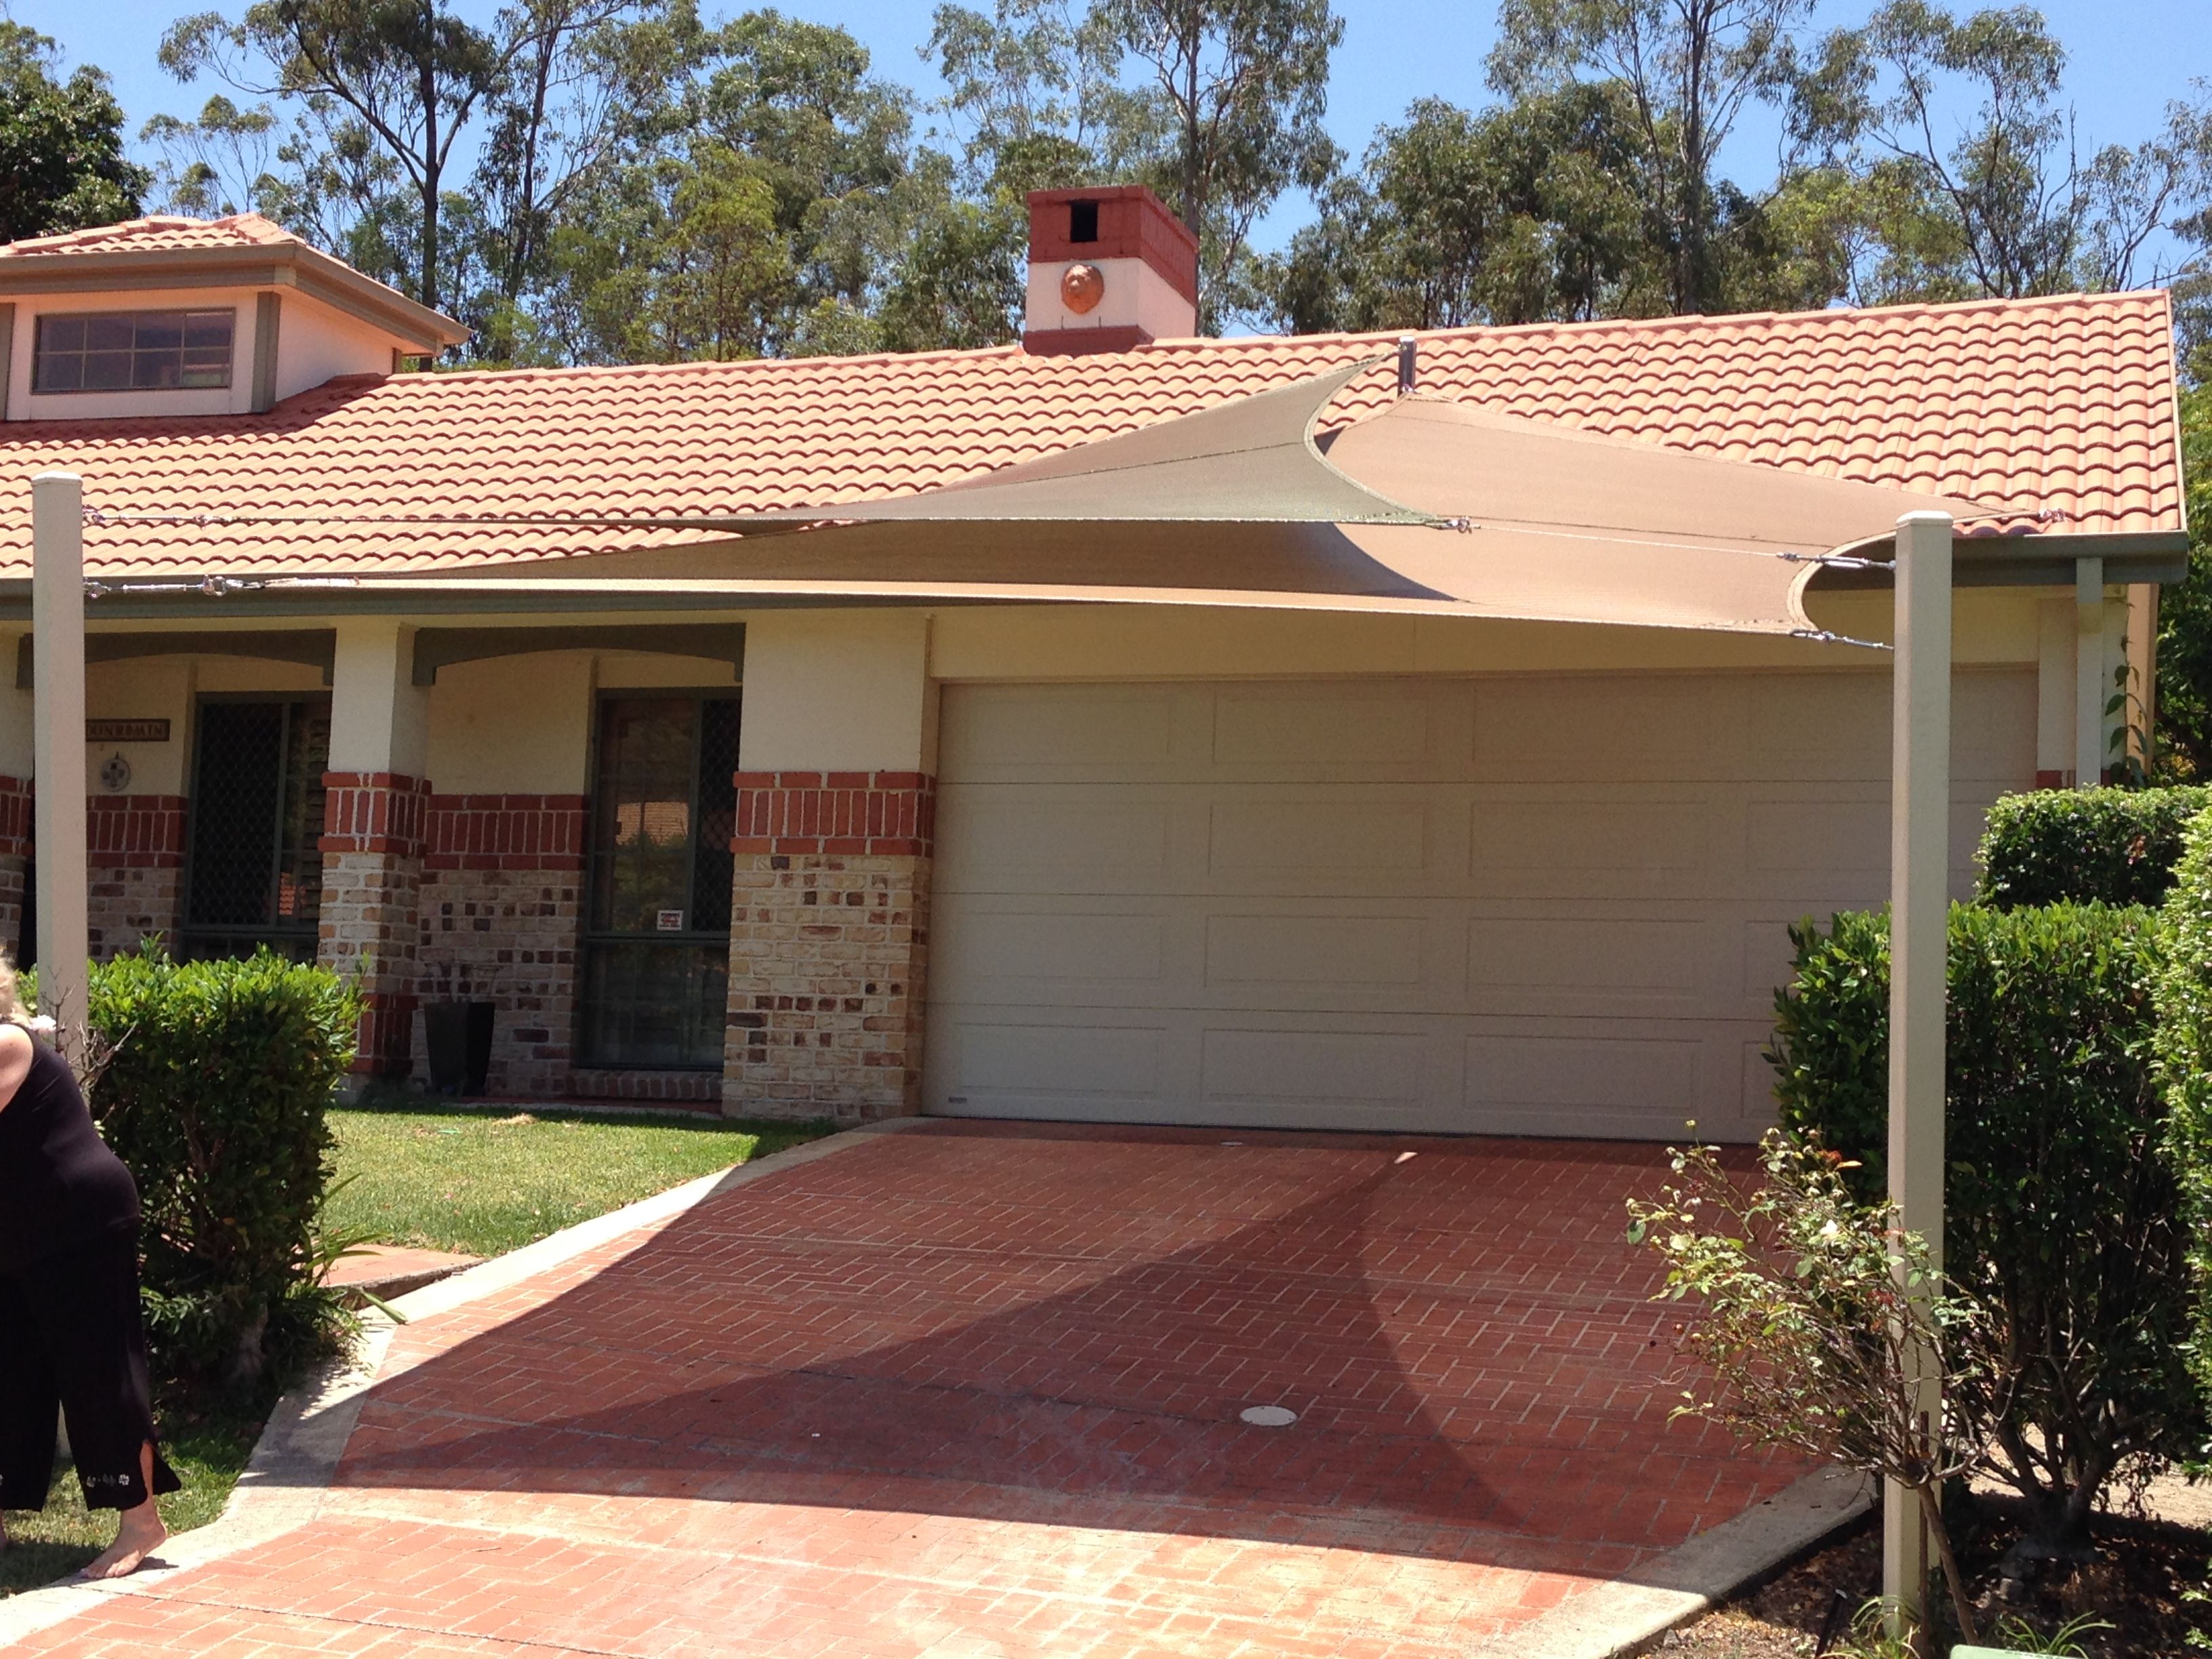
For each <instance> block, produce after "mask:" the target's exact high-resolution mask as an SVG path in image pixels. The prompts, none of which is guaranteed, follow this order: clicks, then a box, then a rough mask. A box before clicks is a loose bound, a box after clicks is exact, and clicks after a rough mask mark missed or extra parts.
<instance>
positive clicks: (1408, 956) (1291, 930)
mask: <svg viewBox="0 0 2212 1659" xmlns="http://www.w3.org/2000/svg"><path fill="white" fill-rule="evenodd" d="M1435 931H1436V930H1435V928H1434V927H1432V926H1431V923H1430V922H1429V921H1427V920H1426V919H1425V918H1423V917H1420V916H1371V915H1209V916H1208V917H1207V918H1206V985H1207V986H1208V987H1212V988H1223V987H1235V988H1239V989H1244V990H1275V991H1282V990H1290V989H1292V988H1293V987H1296V988H1298V989H1302V990H1308V991H1310V989H1311V987H1316V986H1321V987H1341V988H1342V989H1344V990H1346V991H1350V992H1353V993H1358V992H1360V991H1380V992H1383V993H1386V994H1404V993H1407V992H1413V991H1418V990H1419V988H1420V987H1421V985H1422V983H1423V981H1424V980H1425V979H1426V978H1427V977H1428V974H1427V973H1426V971H1425V963H1427V962H1428V960H1429V959H1430V957H1431V951H1432V945H1431V935H1432V934H1433V933H1434V932H1435Z"/></svg>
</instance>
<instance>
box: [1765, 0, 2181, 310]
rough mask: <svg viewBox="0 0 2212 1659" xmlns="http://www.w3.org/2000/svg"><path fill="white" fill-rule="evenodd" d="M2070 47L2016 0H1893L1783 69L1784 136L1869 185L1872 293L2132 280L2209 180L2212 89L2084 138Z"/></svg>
mask: <svg viewBox="0 0 2212 1659" xmlns="http://www.w3.org/2000/svg"><path fill="white" fill-rule="evenodd" d="M2065 68H2066V52H2065V48H2064V47H2063V46H2061V45H2060V43H2059V41H2058V40H2057V37H2056V36H2055V35H2053V34H2052V33H2051V29H2050V27H2049V25H2048V23H2047V22H2046V21H2045V19H2044V17H2043V15H2042V14H2041V13H2039V12H2038V11H2035V10H2033V9H2030V8H2027V7H2008V8H2002V9H1995V8H1993V9H1987V10H1983V11H1978V12H1974V13H1972V14H1970V15H1966V16H1964V17H1959V16H1954V15H1952V14H1951V13H1949V12H1947V11H1945V10H1943V9H1942V8H1941V7H1939V6H1936V5H1933V4H1930V3H1928V0H1890V3H1887V4H1886V5H1884V6H1882V7H1881V9H1879V10H1877V11H1876V12H1875V14H1874V15H1873V16H1872V17H1870V18H1869V20H1868V21H1866V22H1865V23H1864V24H1863V25H1862V26H1860V27H1854V28H1842V29H1836V30H1833V31H1831V32H1830V33H1827V34H1826V35H1825V36H1823V37H1822V38H1821V39H1820V40H1819V41H1818V42H1817V43H1815V44H1814V46H1812V48H1811V49H1810V50H1809V51H1808V52H1806V53H1805V55H1804V57H1803V58H1802V62H1797V63H1795V64H1793V65H1792V71H1791V74H1790V108H1789V131H1790V137H1791V138H1792V140H1793V142H1794V143H1795V145H1796V149H1797V152H1798V154H1799V155H1800V156H1801V157H1802V158H1807V159H1808V161H1809V163H1810V164H1811V165H1815V166H1823V167H1829V168H1831V169H1836V170H1840V171H1842V172H1844V173H1848V174H1850V175H1851V176H1853V177H1856V178H1857V179H1863V180H1865V181H1867V186H1868V188H1869V191H1870V195H1869V205H1870V209H1871V211H1870V212H1869V215H1868V216H1867V218H1866V222H1867V223H1868V224H1869V228H1871V229H1872V230H1873V231H1874V233H1875V234H1873V235H1872V236H1871V237H1870V239H1869V243H1868V248H1867V252H1868V253H1869V257H1870V258H1871V259H1872V260H1873V261H1874V262H1875V264H1876V265H1877V266H1878V267H1879V270H1877V271H1876V273H1875V276H1874V279H1873V280H1872V282H1871V283H1869V286H1870V288H1871V289H1872V290H1873V292H1874V294H1875V296H1876V297H1887V298H1917V297H1923V296H1924V297H1957V296H1966V295H2002V296H2004V297H2008V298H2012V297H2018V296H2021V295H2036V294H2054V293H2060V292H2064V291H2068V290H2070V289H2118V288H2127V287H2130V286H2132V285H2133V284H2134V283H2136V282H2137V281H2138V280H2141V279H2142V277H2144V276H2164V275H2165V274H2166V272H2164V271H2163V270H2156V269H2150V270H2147V269H2146V255H2147V253H2153V254H2154V252H2155V250H2157V249H2158V247H2159V246H2160V233H2161V232H2168V231H2176V230H2182V231H2185V230H2186V229H2187V228H2188V226H2189V224H2190V222H2191V215H2192V214H2198V213H2201V211H2202V210H2203V208H2204V206H2205V204H2206V199H2207V194H2208V187H2212V89H2208V88H2207V87H2206V85H2205V83H2204V82H2197V87H2196V89H2195V93H2194V94H2193V96H2192V97H2191V98H2189V99H2187V100H2177V101H2175V102H2172V103H2171V104H2169V105H2168V106H2166V109H2165V111H2164V112H2163V114H2162V116H2161V118H2160V125H2159V130H2158V131H2155V132H2154V133H2153V134H2152V135H2151V136H2150V137H2147V138H2143V139H2141V140H2139V141H2137V142H2136V143H2132V144H2130V143H2106V144H2104V145H2102V146H2100V147H2098V148H2095V149H2087V150H2085V149H2084V148H2083V146H2082V143H2081V136H2080V134H2079V132H2078V131H2077V129H2076V123H2075V116H2074V112H2073V110H2072V108H2071V107H2070V106H2069V104H2068V103H2067V101H2066V99H2065V93H2064V85H2063V82H2064V73H2065Z"/></svg>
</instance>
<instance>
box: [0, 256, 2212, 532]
mask: <svg viewBox="0 0 2212 1659" xmlns="http://www.w3.org/2000/svg"><path fill="white" fill-rule="evenodd" d="M1384 355H1393V356H1394V355H1395V336H1384V335H1373V336H1364V337H1345V336H1308V337H1296V338H1260V339H1238V340H1194V341H1173V342H1165V343H1159V344H1156V345H1153V346H1150V347H1146V348H1145V349H1140V350H1137V351H1133V352H1129V353H1126V354H1122V355H1118V356H1093V357H1062V358H1051V357H1031V356H1024V354H1023V353H1022V352H1021V351H1020V350H1019V349H1018V348H1012V347H1008V348H1004V349H994V350H988V351H978V352H940V353H924V354H918V355H914V356H877V357H849V358H816V359H804V360H797V361H767V362H742V363H694V364H680V365H671V366H643V367H635V368H579V369H531V370H517V371H507V372H485V371H478V372H471V373H463V374H415V375H405V376H400V377H397V378H393V379H374V378H368V379H350V380H334V381H332V382H331V383H329V384H327V385H325V386H321V387H319V388H317V389H316V390H314V391H313V392H307V393H304V394H302V395H301V396H299V397H296V398H291V399H289V401H287V402H285V403H283V404H280V405H278V407H277V408H276V410H273V411H271V412H270V413H269V414H266V415H259V416H228V417H217V416H208V417H198V418H192V419H140V420H108V421H103V422H25V423H20V424H9V425H8V426H6V427H4V428H0V468H4V471H5V473H6V474H7V475H9V476H12V477H15V478H18V479H22V478H27V477H28V476H29V475H30V474H32V473H33V472H35V471H40V469H42V468H45V467H50V466H66V467H70V468H72V469H75V470H76V471H81V472H82V473H83V475H84V477H85V480H86V500H87V503H88V506H91V507H96V508H100V509H105V510H106V511H108V512H110V513H174V514H187V515H190V514H208V515H215V516H216V518H217V519H218V520H219V519H220V518H222V517H228V516H230V515H248V516H250V515H285V514H295V515H297V514H311V515H326V517H327V518H328V519H343V518H347V517H359V518H361V519H364V520H373V519H374V517H375V515H379V514H406V513H418V514H440V513H453V512H456V511H459V512H471V513H557V514H573V513H608V514H640V515H644V514H656V513H658V514H669V513H743V512H744V511H746V510H748V509H760V508H764V507H797V506H806V505H810V504H817V503H821V502H824V501H836V500H852V499H857V498H860V497H864V496H873V495H899V494H905V493H909V492H913V491H916V490H921V489H930V488H932V487H933V486H936V485H939V484H944V483H951V482H952V481H953V480H955V479H959V478H966V477H974V476H975V475H977V474H979V473H981V472H985V471H989V470H991V469H993V468H994V467H998V466H1003V465H1007V464H1009V463H1012V462H1015V461H1019V460H1023V459H1028V458H1030V457H1032V456H1036V455H1040V454H1043V453H1047V452H1049V451H1053V450H1057V449H1061V448H1064V447H1068V446H1070V445H1073V444H1077V443H1081V442H1084V441H1089V440H1092V439H1097V438H1103V437H1105V436H1108V435H1111V434H1114V433H1116V432H1122V431H1127V430H1128V429H1130V428H1135V427H1139V426H1143V425H1146V424H1148V423H1150V422H1156V421H1161V420H1165V419H1167V418H1169V417H1170V416H1177V415H1183V414H1188V413H1192V412H1194V411H1196V410H1200V409H1204V408H1206V407H1208V406H1210V405H1212V404H1217V403H1219V402H1221V401H1223V400H1225V399H1227V398H1234V397H1237V396H1239V395H1242V394H1245V393H1249V392H1257V391H1261V390H1264V389H1266V388H1267V387H1270V386H1280V385H1283V384H1285V383H1286V382H1288V381H1290V380H1295V379H1297V378H1300V377H1303V376H1305V375H1309V374H1315V373H1318V372H1319V371H1321V370H1322V369H1324V368H1328V367H1329V366H1331V365H1333V364H1340V363H1343V362H1347V361H1352V360H1356V359H1358V358H1360V357H1363V356H1384ZM1419 363H1420V385H1421V388H1422V390H1423V391H1424V392H1425V393H1429V394H1431V395H1437V396H1443V397H1449V398H1458V399H1461V400H1463V401H1466V402H1469V403H1475V404H1483V405H1485V406H1486V407H1490V408H1494V409H1499V410H1506V411H1508V412H1510V413H1513V414H1516V415H1522V416H1534V417H1538V418H1541V419H1545V420H1553V421H1559V422H1565V423H1568V424H1571V425H1574V426H1579V427H1586V428H1592V429H1594V430H1597V431H1601V432H1607V433H1613V434H1618V435H1623V436H1626V437H1631V438H1637V439H1641V440H1644V441H1650V442H1654V443H1661V444H1667V445H1671V446H1674V447H1679V448H1682V449H1685V450H1689V451H1692V452H1696V453H1703V454H1710V455H1719V456H1725V457H1729V458H1731V459H1738V460H1746V461H1754V462H1760V463H1764V464H1766V465H1774V466H1781V467H1789V468H1803V469H1806V470H1808V471H1816V472H1822V473H1827V474H1831V475H1833V476H1837V477H1847V478H1857V479H1866V480H1871V481H1875V482H1881V483H1893V484H1899V485H1903V486H1906V487H1909V488H1917V489H1927V490H1930V491H1940V492H1942V493H1945V494H1948V495H1960V496H1966V497H1969V498H1971V499H1973V500H1976V501H1982V502H1984V503H1986V504H1988V505H1990V506H1992V507H2008V508H2012V509H2015V510H2016V511H2017V512H2018V513H2021V514H2022V515H2033V514H2037V513H2054V512H2055V513H2059V514H2063V518H2060V519H2057V520H2055V521H2052V522H2051V523H2049V525H2048V527H2049V528H2051V529H2053V530H2057V531H2069V530H2070V531H2102V532H2111V531H2151V530H2172V529H2174V528H2176V527H2178V526H2180V524H2181V523H2182V506H2181V501H2182V496H2181V477H2180V465H2179V456H2178V446H2177V437H2176V431H2175V412H2174V364H2173V355H2172V331H2171V323H2170V318H2169V315H2168V310H2167V306H2166V299H2165V296H2164V295H2160V294H2122V295H2101V296H2096V297H2087V298H2085V297H2081V296H2074V297H2068V298H2061V299H2052V300H2037V301H2011V302H2000V301H1984V302H1978V303H1973V304H1967V305H1957V306H1935V307H1899V308H1895V309H1890V310H1879V311H1827V312H1816V313H1802V314H1796V315H1786V316H1777V315H1753V316H1738V317H1719V318H1684V319H1666V320H1661V321H1637V322H1613V323H1590V324H1580V325H1547V326H1536V327H1526V328H1505V329H1465V330H1456V331H1443V332H1436V333H1431V334H1427V335H1425V336H1423V337H1422V338H1421V342H1420V347H1419ZM1393 386H1394V370H1393V368H1391V366H1390V365H1389V364H1388V363H1384V364H1382V365H1378V366H1377V367H1376V368H1375V369H1374V370H1373V371H1371V372H1370V374H1365V375H1363V376H1362V377H1360V378H1359V379H1358V380H1355V381H1354V382H1353V383H1352V385H1351V386H1350V387H1348V388H1347V389H1346V392H1344V393H1343V394H1342V396H1341V397H1340V400H1339V403H1338V405H1337V406H1336V410H1335V411H1334V414H1335V416H1336V417H1337V418H1340V419H1344V420H1350V419H1352V418H1354V417H1356V416H1358V415H1359V414H1360V413H1361V412H1363V411H1365V410H1371V409H1373V408H1375V407H1377V406H1378V405H1380V404H1382V403H1383V402H1384V401H1386V400H1387V399H1388V398H1390V397H1391V396H1392V395H1393ZM28 518H29V491H28V490H27V489H23V488H21V487H20V486H18V487H16V488H14V489H9V491H7V492H6V493H5V495H4V496H0V574H21V572H22V568H23V566H24V563H25V562H26V560H27V554H28V547H29V539H30V537H29V522H28ZM669 539H671V538H670V535H669V533H668V532H666V531H665V530H653V529H648V528H644V527H641V528H640V529H638V530H635V531H616V532H608V531H594V530H588V529H579V528H574V527H569V526H550V525H548V526H516V525H496V526H459V525H440V526H410V525H404V524H396V523H378V522H353V523H346V522H329V521H325V522H318V523H308V524H281V523H258V524H257V523H226V522H220V521H214V522H207V523H192V522H184V523H169V524H147V523H125V522H119V521H110V522H107V523H104V524H95V525H94V526H92V527H91V529H90V530H89V532H88V542H87V554H88V560H89V561H90V562H91V563H92V564H93V566H94V568H99V569H106V570H109V571H112V572H118V573H120V572H124V571H131V572H137V573H145V572H149V571H154V570H159V569H177V568H182V569H190V570H194V571H205V570H238V569H246V568H260V569H266V568H302V567H308V568H324V569H349V570H364V569H394V568H427V567H432V566H451V565H454V564H458V563H467V562H479V561H483V560H487V559H492V558H498V557H515V556H555V555H560V554H565V553H573V552H579V551H585V550H592V549H598V548H605V547H609V546H615V545H634V544H638V543H641V542H648V541H650V542H665V541H667V540H669Z"/></svg>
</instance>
